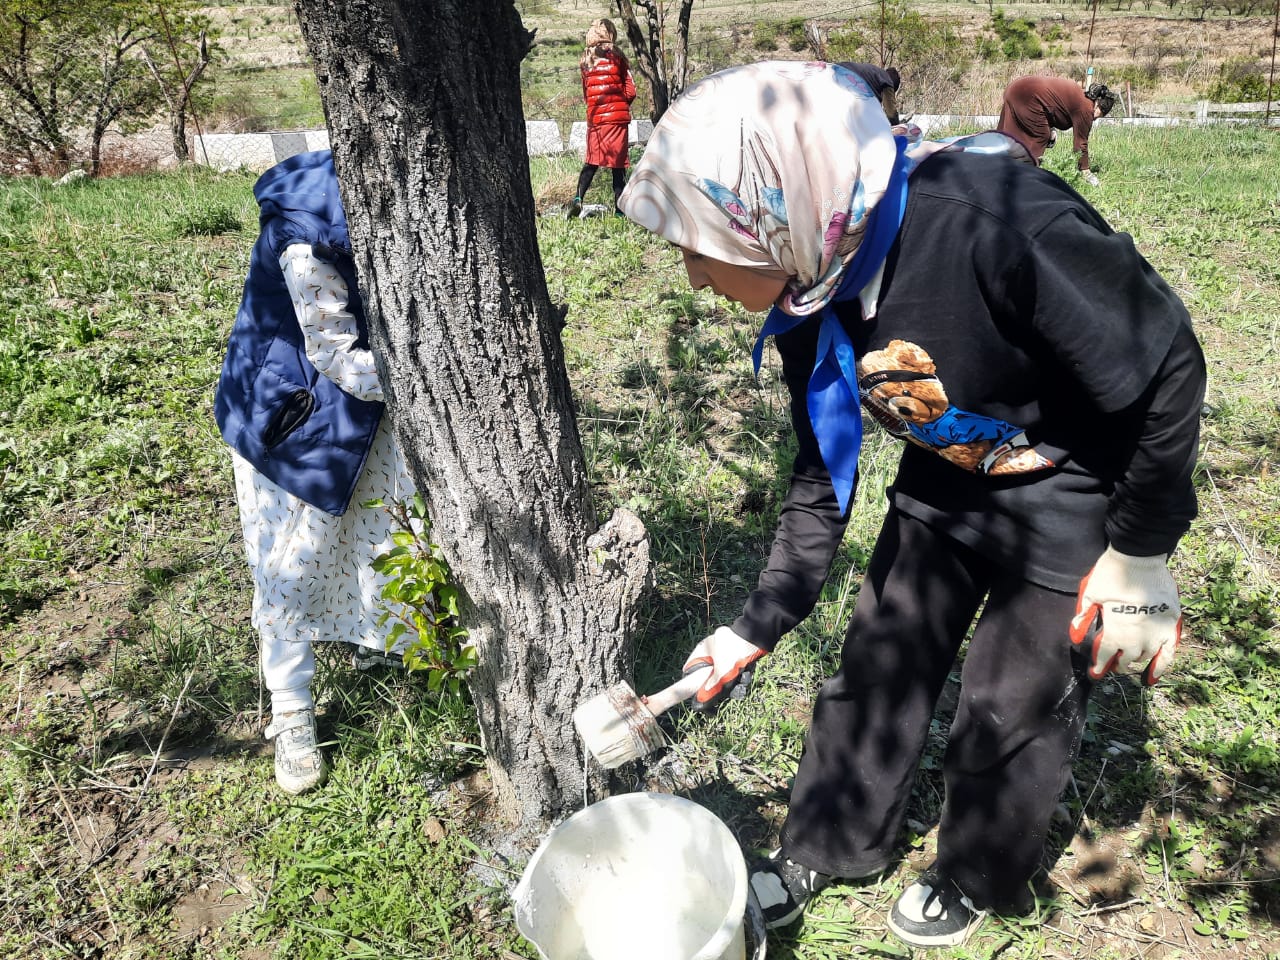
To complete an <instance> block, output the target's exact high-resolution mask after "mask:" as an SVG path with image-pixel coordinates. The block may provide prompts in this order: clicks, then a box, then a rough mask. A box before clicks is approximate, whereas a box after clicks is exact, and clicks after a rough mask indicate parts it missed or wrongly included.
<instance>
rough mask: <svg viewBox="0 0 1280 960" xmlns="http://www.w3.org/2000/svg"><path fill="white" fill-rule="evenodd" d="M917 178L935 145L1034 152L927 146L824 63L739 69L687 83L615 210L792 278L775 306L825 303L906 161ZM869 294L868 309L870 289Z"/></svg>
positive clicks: (1017, 151) (710, 252)
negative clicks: (891, 121) (893, 123)
mask: <svg viewBox="0 0 1280 960" xmlns="http://www.w3.org/2000/svg"><path fill="white" fill-rule="evenodd" d="M895 133H897V134H899V136H900V138H901V136H902V135H903V134H904V133H905V134H906V142H905V143H904V144H903V145H902V146H903V148H904V149H903V161H902V165H901V168H902V170H903V171H905V172H906V173H907V174H910V173H911V172H912V171H913V170H914V169H915V167H916V166H918V164H919V163H920V162H921V161H922V160H923V159H924V158H926V157H927V156H929V155H930V154H932V153H935V152H938V151H940V150H970V151H976V152H983V153H1003V154H1012V155H1015V156H1019V157H1021V158H1022V159H1026V157H1025V154H1026V151H1025V150H1024V149H1022V148H1020V147H1019V146H1018V144H1017V142H1016V141H1013V140H1012V139H1010V138H1008V137H1006V136H1004V135H1003V134H997V133H990V134H979V135H977V136H974V137H965V138H951V139H948V140H931V141H925V140H922V138H921V134H920V130H919V128H910V129H908V128H905V127H896V128H892V129H891V128H890V127H889V122H888V120H887V119H886V117H885V115H884V110H883V109H882V108H881V106H880V102H879V101H878V100H877V99H876V98H875V95H874V94H873V93H872V91H871V88H870V87H868V86H867V84H866V83H865V81H863V80H862V78H861V77H859V76H858V75H857V74H855V73H853V72H851V71H849V70H846V69H844V68H843V67H840V66H837V65H835V64H829V63H796V62H791V61H772V62H763V63H753V64H748V65H746V66H741V67H732V68H730V69H728V70H723V71H721V72H720V73H716V74H713V75H712V76H710V77H707V78H706V79H705V80H702V81H699V82H698V83H696V84H694V85H693V86H691V87H689V88H688V90H686V91H685V93H684V95H683V96H681V97H680V98H679V99H678V100H676V102H675V103H674V104H672V106H671V107H670V109H668V110H667V112H666V113H665V114H664V115H663V117H662V121H661V122H660V123H659V124H658V126H657V129H655V130H654V132H653V135H652V137H650V139H649V143H648V145H647V146H646V147H645V151H644V156H643V157H642V158H641V159H640V162H639V163H638V164H637V165H636V168H635V172H634V173H633V174H632V177H631V182H630V183H629V184H628V185H627V188H626V190H625V191H623V194H622V197H621V198H620V201H619V207H620V208H621V210H622V212H623V213H624V214H626V216H627V217H629V218H630V219H631V220H633V221H635V222H636V223H638V224H640V226H642V227H645V228H646V229H648V230H651V231H652V232H654V233H656V234H658V235H659V236H661V237H662V238H664V239H665V240H668V241H670V242H671V243H674V244H676V245H677V246H680V247H683V248H685V249H686V250H690V251H693V252H694V253H700V254H702V255H703V256H707V257H712V258H714V259H716V260H722V261H724V262H726V263H733V264H738V265H740V266H745V267H755V268H758V269H769V270H776V269H781V270H783V271H784V272H786V273H787V274H789V275H790V276H791V277H792V280H791V282H790V283H789V284H788V285H787V289H786V291H785V292H784V294H783V297H782V299H781V300H780V301H779V303H778V306H779V307H780V308H781V309H782V310H783V311H784V312H785V313H788V314H790V315H792V316H807V315H809V314H812V313H816V312H817V311H819V310H821V309H822V308H823V307H824V306H826V305H827V304H828V303H829V302H830V301H831V298H832V297H833V296H834V295H835V293H836V291H837V289H838V288H839V286H840V281H841V280H842V278H843V275H844V272H845V269H846V267H848V266H849V263H850V262H851V261H852V260H853V258H854V255H855V254H856V253H857V251H858V247H859V245H860V244H861V242H862V240H863V238H864V235H865V233H866V230H867V225H868V222H869V219H870V214H871V212H872V211H873V210H874V209H875V207H876V205H877V204H879V203H880V201H881V199H882V198H883V196H884V193H885V190H886V188H888V186H889V184H890V181H891V179H892V178H893V176H894V169H895V164H896V163H898V160H897V157H898V151H899V145H898V144H895V138H894V135H895ZM869 300H870V302H868V297H867V296H865V295H864V298H863V304H864V309H866V308H868V307H871V308H872V309H873V304H874V291H873V292H872V295H871V296H870V298H869Z"/></svg>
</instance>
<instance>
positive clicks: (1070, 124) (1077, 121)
mask: <svg viewBox="0 0 1280 960" xmlns="http://www.w3.org/2000/svg"><path fill="white" fill-rule="evenodd" d="M1115 103H1116V95H1115V94H1114V93H1112V92H1111V91H1110V90H1108V89H1107V87H1106V84H1102V83H1095V84H1092V85H1091V86H1090V87H1089V89H1088V90H1083V89H1081V88H1080V85H1079V84H1078V83H1076V82H1075V81H1074V80H1069V79H1067V78H1066V77H1019V78H1018V79H1016V80H1014V81H1013V82H1012V83H1010V84H1009V86H1007V87H1005V90H1004V106H1003V107H1002V108H1001V110H1000V122H999V123H998V124H997V125H996V129H997V130H999V131H1000V132H1001V133H1007V134H1009V135H1010V136H1013V137H1017V138H1018V139H1019V140H1021V141H1022V142H1023V143H1024V144H1026V146H1027V149H1028V150H1030V151H1031V155H1032V156H1033V157H1035V158H1036V162H1037V163H1039V162H1040V159H1041V157H1043V156H1044V152H1045V150H1047V149H1048V148H1049V147H1050V146H1052V144H1053V140H1054V136H1055V134H1054V131H1055V130H1071V131H1072V134H1073V136H1074V138H1075V143H1074V145H1073V148H1074V150H1075V152H1076V153H1077V154H1079V158H1080V159H1079V169H1080V172H1081V173H1082V174H1083V175H1084V178H1085V180H1087V181H1088V182H1089V183H1091V184H1093V185H1095V186H1096V185H1097V183H1098V178H1097V177H1096V176H1094V174H1093V172H1092V171H1091V170H1090V169H1089V132H1090V131H1091V130H1092V129H1093V121H1095V120H1097V119H1098V118H1099V117H1105V116H1106V115H1107V114H1108V113H1110V112H1111V108H1112V107H1114V106H1115Z"/></svg>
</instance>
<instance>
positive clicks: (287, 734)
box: [266, 709, 329, 794]
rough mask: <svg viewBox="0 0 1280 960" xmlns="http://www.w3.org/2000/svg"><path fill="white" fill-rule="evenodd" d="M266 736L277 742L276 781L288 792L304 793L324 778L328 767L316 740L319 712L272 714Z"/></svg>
mask: <svg viewBox="0 0 1280 960" xmlns="http://www.w3.org/2000/svg"><path fill="white" fill-rule="evenodd" d="M266 735H267V739H268V740H274V741H275V743H276V783H278V784H280V789H281V790H283V791H284V792H285V793H291V794H299V793H305V792H306V791H308V790H310V789H312V788H313V787H318V786H319V785H320V784H322V783H323V782H324V778H325V776H326V775H327V774H328V772H329V771H328V770H327V769H326V768H325V765H324V756H323V755H322V754H321V753H320V747H319V745H318V744H317V743H316V712H315V711H314V710H310V709H308V710H290V711H289V712H287V713H281V714H278V715H276V716H273V717H272V718H271V723H270V725H268V727H267V731H266Z"/></svg>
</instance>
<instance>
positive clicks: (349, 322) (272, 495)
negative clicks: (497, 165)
mask: <svg viewBox="0 0 1280 960" xmlns="http://www.w3.org/2000/svg"><path fill="white" fill-rule="evenodd" d="M253 192H254V196H255V197H256V198H257V200H258V204H259V206H260V208H261V217H260V226H261V233H260V236H259V238H258V241H257V243H256V244H255V245H254V248H253V254H252V257H251V260H250V266H249V275H248V279H247V280H246V281H245V287H244V298H243V300H242V302H241V305H240V310H239V313H238V314H237V316H236V322H235V326H234V327H233V329H232V331H231V338H230V342H229V343H228V346H227V356H226V360H225V362H224V364H223V368H222V375H221V377H220V379H219V381H218V389H217V394H216V396H215V399H214V413H215V417H216V419H217V422H218V427H219V429H220V430H221V431H222V436H223V439H225V440H226V441H227V443H228V444H230V446H231V449H232V456H231V458H232V465H233V469H234V473H235V484H236V499H237V501H238V503H239V507H240V519H241V523H242V525H243V528H244V540H245V552H246V554H247V557H248V561H249V567H250V569H251V571H252V574H253V582H254V595H253V625H254V627H255V629H256V630H257V631H258V634H259V638H260V642H261V658H262V674H263V678H264V681H265V682H266V685H267V688H268V689H269V690H270V692H271V713H272V720H271V724H270V725H269V726H268V727H267V731H266V735H267V738H268V739H270V740H274V741H275V773H276V781H277V782H278V783H279V784H280V786H281V788H283V789H284V790H285V791H286V792H288V793H295V794H296V793H302V792H303V791H305V790H309V789H311V788H312V787H315V786H317V785H318V784H320V783H321V781H323V779H324V776H325V766H324V759H323V757H322V755H321V753H320V749H319V746H318V745H317V739H316V725H315V702H314V700H313V699H312V696H311V681H312V678H313V677H314V675H315V668H316V665H315V653H314V650H313V644H315V643H318V642H324V641H342V642H346V643H349V644H353V645H354V646H355V649H356V651H357V652H356V655H355V661H356V663H357V665H359V666H363V665H366V664H369V663H374V662H379V661H380V660H382V659H383V658H384V657H385V656H386V653H387V645H386V634H387V630H388V629H389V627H390V624H388V625H385V626H379V625H378V617H379V615H380V614H381V612H382V611H381V608H380V606H379V591H380V589H381V587H382V583H383V581H382V579H381V578H380V577H379V576H378V575H377V574H375V573H374V571H373V569H372V566H371V564H372V561H373V560H374V558H376V557H377V556H378V555H379V554H382V553H385V552H386V551H387V550H389V549H391V547H392V542H391V534H392V529H391V525H390V518H389V516H388V514H387V512H386V511H385V510H382V509H374V508H362V507H361V506H360V504H361V503H363V502H365V501H367V500H371V499H375V498H380V499H382V500H383V501H384V502H386V503H392V502H394V501H397V500H402V499H404V498H405V497H408V496H412V494H413V483H412V481H411V479H410V477H409V475H408V472H407V471H406V469H405V464H404V458H403V457H402V456H401V453H400V450H399V448H398V447H397V446H396V442H395V439H394V437H393V436H392V433H391V428H390V424H389V423H388V422H387V421H386V420H385V418H384V417H383V402H382V386H381V384H380V382H379V380H378V373H377V369H376V367H375V365H374V359H373V355H372V353H371V352H370V350H369V333H368V328H367V326H366V323H365V317H364V310H363V308H362V306H361V301H360V293H359V289H358V286H357V282H356V274H355V263H354V261H353V259H352V255H351V242H350V238H349V237H348V235H347V221H346V216H345V214H344V213H343V209H342V203H341V200H340V198H339V195H338V179H337V176H336V174H335V172H334V167H333V157H332V154H331V153H330V152H329V151H327V150H322V151H316V152H313V153H303V154H299V155H297V156H294V157H290V158H289V159H287V160H285V161H284V162H282V163H280V164H278V165H277V166H275V167H273V168H271V169H270V170H268V171H267V172H266V173H264V174H263V175H262V176H261V177H260V178H259V180H258V182H257V183H256V184H255V185H254V190H253ZM396 653H397V654H398V651H397V652H396ZM394 659H398V655H397V656H396V657H395V658H394Z"/></svg>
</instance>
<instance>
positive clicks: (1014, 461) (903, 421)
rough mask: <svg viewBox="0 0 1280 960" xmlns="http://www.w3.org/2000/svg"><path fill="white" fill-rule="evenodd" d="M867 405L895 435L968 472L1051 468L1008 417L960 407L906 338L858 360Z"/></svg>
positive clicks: (920, 351) (919, 350)
mask: <svg viewBox="0 0 1280 960" xmlns="http://www.w3.org/2000/svg"><path fill="white" fill-rule="evenodd" d="M857 371H858V389H859V393H860V394H861V397H862V401H863V404H864V407H865V409H866V410H867V412H868V413H870V414H871V416H872V417H873V418H874V419H875V420H876V421H877V422H878V423H879V424H880V425H881V426H883V427H884V428H885V429H887V430H888V431H889V432H890V433H892V434H893V435H894V436H896V437H900V438H902V439H904V440H908V441H910V442H912V443H915V444H917V445H919V446H921V447H925V448H926V449H929V450H932V451H934V452H935V453H937V454H938V455H939V456H941V457H942V458H943V459H944V460H946V461H948V462H949V463H954V464H955V465H956V466H958V467H961V468H963V469H965V470H969V471H973V472H976V473H988V474H992V475H1001V474H1014V473H1031V472H1033V471H1036V470H1043V469H1045V468H1046V467H1052V466H1053V461H1052V460H1049V459H1048V458H1047V457H1044V456H1042V455H1041V454H1040V453H1038V452H1036V451H1035V450H1034V449H1032V447H1031V446H1030V444H1029V443H1028V442H1027V435H1026V432H1025V431H1023V430H1022V429H1021V428H1020V427H1016V426H1014V425H1013V424H1011V423H1009V422H1008V421H1006V420H1001V419H999V418H997V417H987V416H983V415H982V414H978V413H972V412H969V411H967V410H961V409H960V408H959V407H956V406H954V405H953V404H952V403H951V401H950V400H949V399H948V398H947V392H946V388H945V387H944V386H943V383H942V380H941V378H939V376H938V372H937V366H936V364H934V362H933V358H932V357H931V356H929V354H928V352H927V351H925V350H924V349H923V348H921V347H920V346H919V345H918V344H915V343H912V342H910V341H908V340H891V341H889V344H888V345H887V346H886V347H885V348H884V349H882V350H873V351H871V352H870V353H868V354H867V355H866V356H864V357H862V358H860V359H859V360H858V364H857Z"/></svg>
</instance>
